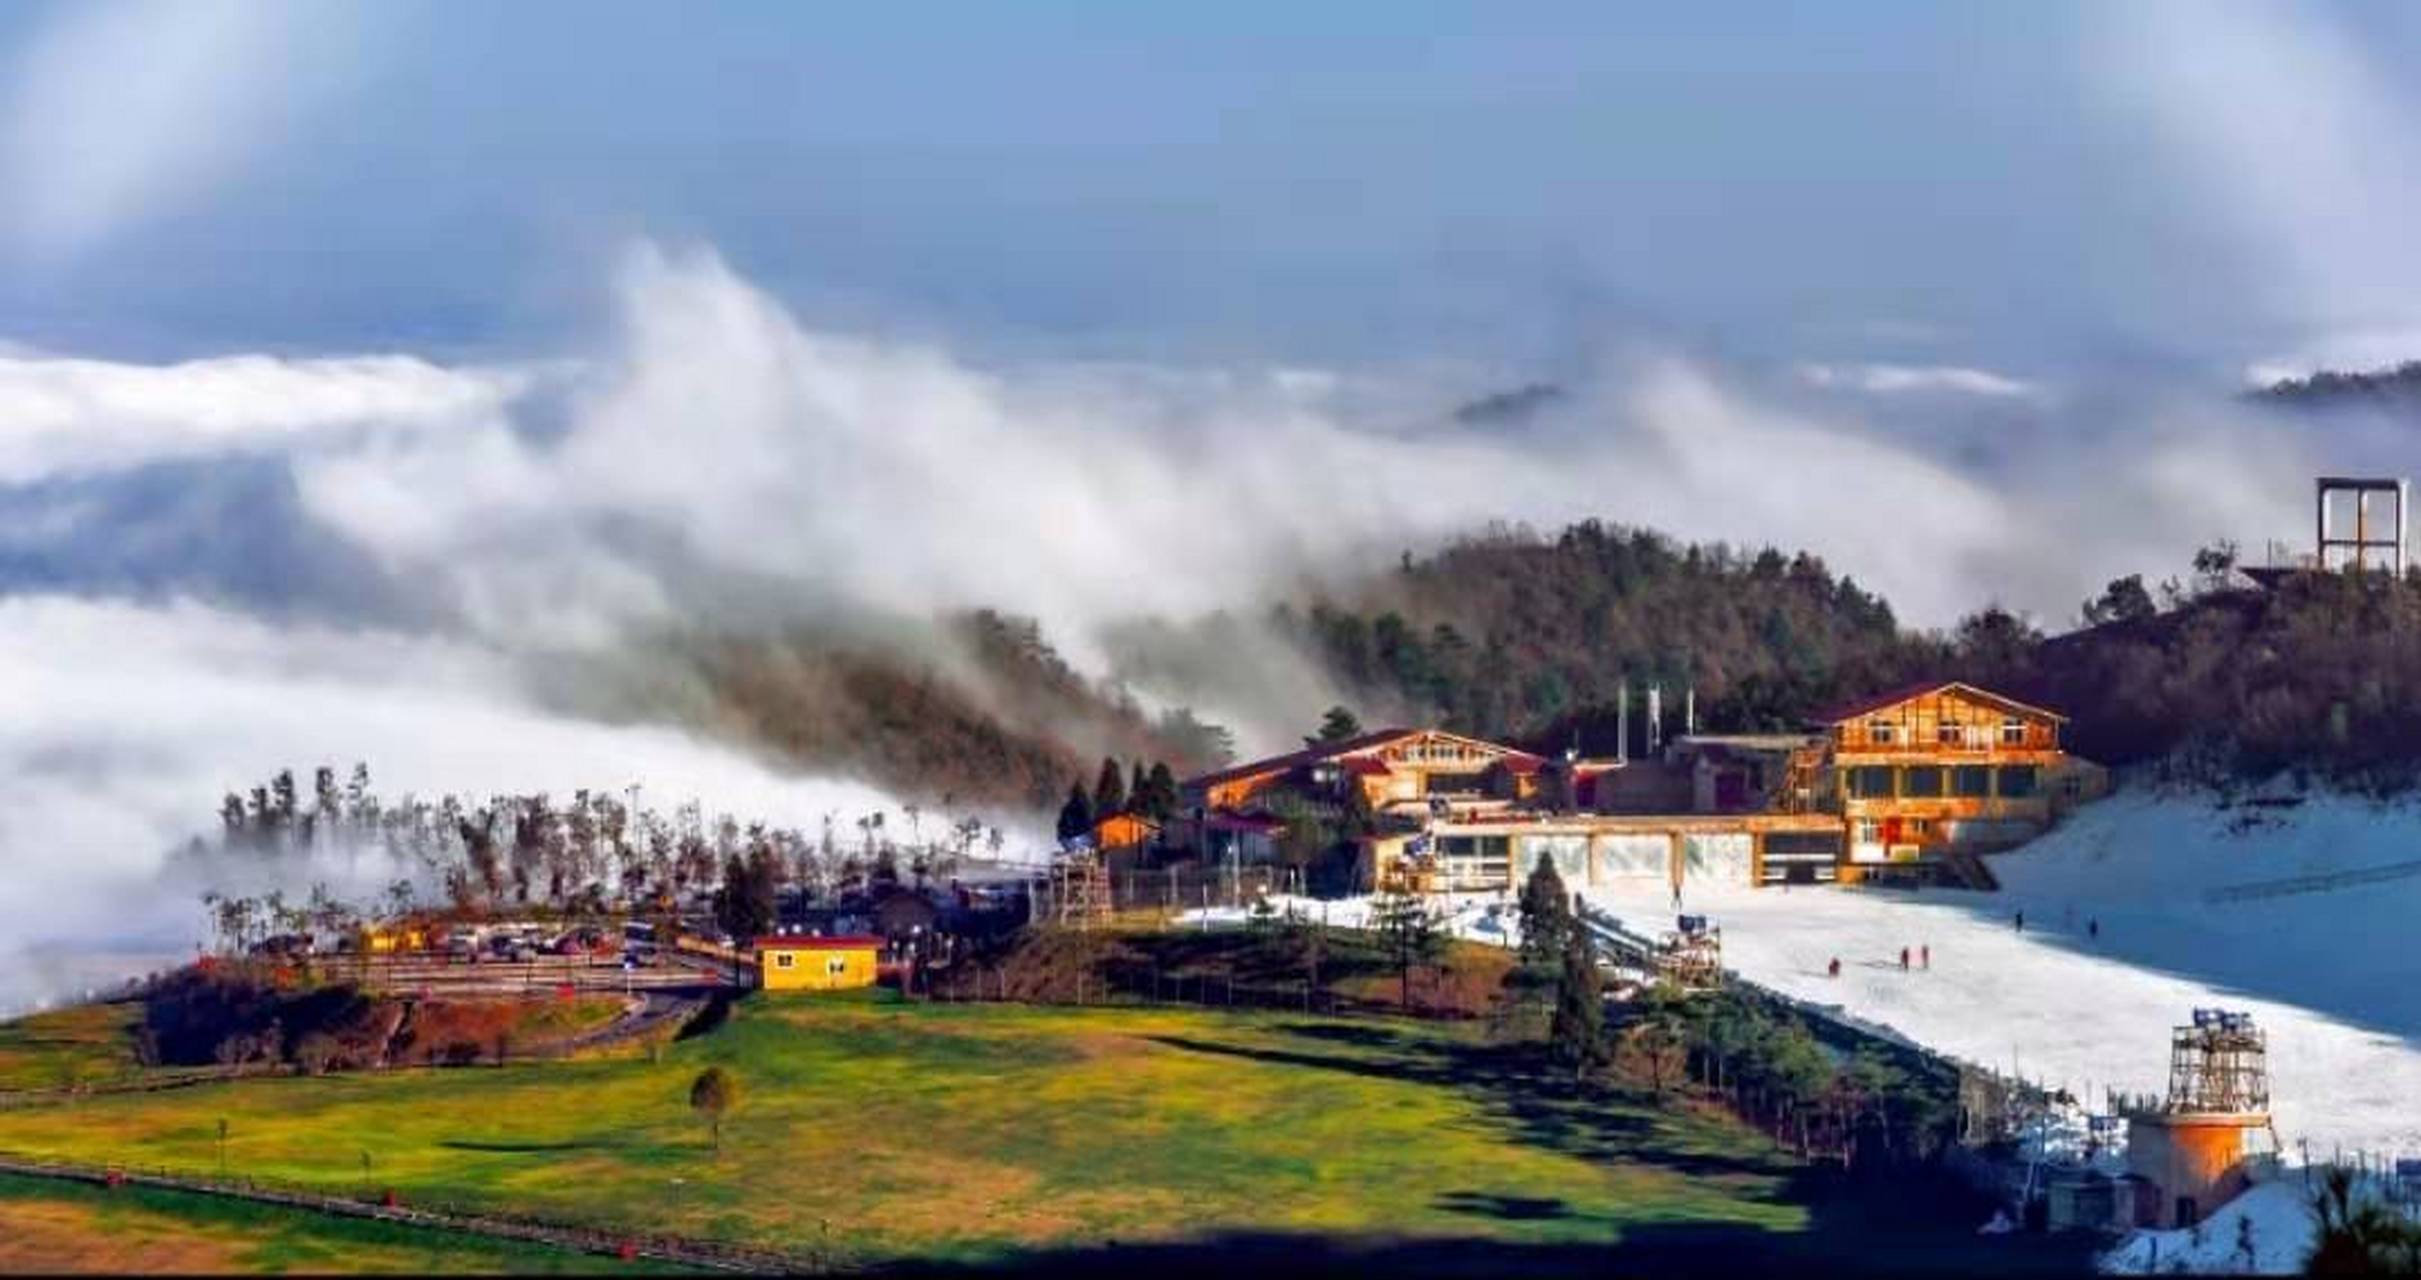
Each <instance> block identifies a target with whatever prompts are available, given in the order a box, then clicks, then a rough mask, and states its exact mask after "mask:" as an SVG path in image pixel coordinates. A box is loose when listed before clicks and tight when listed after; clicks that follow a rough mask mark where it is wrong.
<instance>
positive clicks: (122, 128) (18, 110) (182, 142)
mask: <svg viewBox="0 0 2421 1280" xmlns="http://www.w3.org/2000/svg"><path fill="white" fill-rule="evenodd" d="M303 12H304V10H303V9H302V8H301V7H300V6H295V5H289V4H284V3H278V2H275V0H80V2H79V3H75V4H68V5H61V6H58V7H57V9H56V10H55V12H54V14H53V16H52V17H50V18H49V19H48V20H47V21H46V22H45V23H44V25H43V26H42V27H40V28H39V29H38V30H37V31H36V33H35V35H34V36H33V38H32V39H31V40H30V41H29V42H28V43H27V45H26V48H25V51H24V53H23V55H22V57H21V58H20V59H19V60H18V62H17V63H16V65H15V66H13V67H12V68H10V72H11V74H10V75H9V81H10V82H11V83H12V84H13V85H14V91H13V92H11V93H10V94H9V95H8V98H7V101H6V102H5V104H0V111H4V112H5V114H4V115H0V191H5V192H6V193H7V195H6V197H5V205H0V211H4V214H0V216H5V219H6V223H7V226H8V230H10V231H11V232H13V233H14V235H15V236H16V237H17V238H18V240H19V242H20V244H21V245H22V247H23V248H25V249H26V250H28V251H30V252H32V253H34V254H36V255H42V256H47V257H52V258H63V257H67V256H71V255H74V254H76V253H78V252H80V251H82V250H84V249H85V248H87V247H89V246H91V245H93V244H95V243H98V242H100V241H101V240H103V239H105V238H107V237H108V236H110V235H111V234H113V233H114V232H116V231H118V230H120V229H121V228H123V227H126V226H128V225H130V224H132V223H134V222H136V221H137V220H139V219H142V218H146V217H152V216H157V215H158V214H160V213H161V212H163V211H165V210H166V209H168V208H170V207H172V206H173V205H175V204H176V203H177V202H179V201H182V200H185V199H188V198H191V197H192V196H194V195H196V194H199V193H202V192H204V191H207V190H208V189H209V187H210V186H211V185H212V184H213V183H215V182H218V181H221V180H223V179H224V178H226V177H227V176H229V175H230V174H232V173H233V172H235V171H237V169H238V166H240V165H241V164H242V163H243V162H244V161H245V160H246V159H247V158H248V157H249V156H250V155H251V154H252V153H253V152H255V151H256V150H257V149H258V148H260V147H261V146H262V145H263V144H264V143H265V142H267V141H269V140H270V139H271V138H272V137H273V136H274V135H275V133H276V132H277V130H278V127H279V124H280V108H281V107H285V108H291V107H293V106H295V105H299V103H300V102H301V101H304V100H307V99H308V97H309V95H310V92H311V91H312V90H313V89H314V88H315V87H318V86H322V85H324V84H325V82H326V80H327V77H328V75H329V72H330V71H331V67H330V65H329V64H330V63H332V62H333V61H334V60H335V58H336V55H337V53H338V50H337V49H335V48H334V47H329V46H323V45H321V44H318V43H316V42H314V43H311V44H310V45H309V46H308V53H309V54H310V56H309V57H307V58H306V57H304V56H301V55H302V54H303V53H304V52H305V51H306V43H305V42H303V41H301V40H300V39H298V36H299V34H300V27H301V24H300V23H298V22H297V18H298V17H299V16H301V15H302V14H303ZM312 17H313V20H314V21H315V22H318V23H322V24H325V23H327V22H329V21H332V20H338V19H341V13H323V14H315V15H312Z"/></svg>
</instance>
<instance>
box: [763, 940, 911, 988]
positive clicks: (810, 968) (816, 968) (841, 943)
mask: <svg viewBox="0 0 2421 1280" xmlns="http://www.w3.org/2000/svg"><path fill="white" fill-rule="evenodd" d="M882 949H883V940H882V939H881V938H876V937H870V936H865V935H850V936H839V937H829V938H825V937H815V936H813V935H809V934H781V935H777V936H774V937H769V938H759V939H757V947H756V950H757V985H758V986H759V987H762V988H764V989H765V990H767V991H842V990H847V989H849V988H852V987H871V986H873V985H874V979H875V958H876V957H877V956H878V955H880V954H881V952H882Z"/></svg>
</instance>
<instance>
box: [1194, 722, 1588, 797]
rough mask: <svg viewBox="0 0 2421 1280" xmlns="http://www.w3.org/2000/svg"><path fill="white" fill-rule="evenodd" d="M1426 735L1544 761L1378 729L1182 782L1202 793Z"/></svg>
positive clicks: (1514, 761) (1510, 760) (1515, 762)
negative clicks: (1428, 737)
mask: <svg viewBox="0 0 2421 1280" xmlns="http://www.w3.org/2000/svg"><path fill="white" fill-rule="evenodd" d="M1427 733H1434V734H1436V735H1438V736H1439V737H1441V738H1452V739H1455V740H1456V741H1458V742H1470V743H1476V744H1478V745H1479V746H1483V747H1486V748H1488V749H1490V750H1492V751H1501V752H1503V753H1504V756H1505V760H1506V762H1507V764H1508V765H1512V766H1514V767H1517V768H1518V767H1519V766H1520V764H1521V763H1523V762H1531V763H1532V764H1533V767H1535V764H1536V763H1538V762H1542V761H1543V760H1544V757H1541V756H1538V755H1534V754H1532V753H1530V752H1528V751H1524V750H1522V749H1521V748H1519V747H1508V746H1506V745H1504V744H1503V743H1501V742H1489V741H1486V740H1485V739H1481V738H1473V737H1468V736H1465V735H1463V734H1459V733H1448V732H1447V731H1445V730H1443V729H1380V730H1378V731H1376V732H1374V733H1365V734H1363V735H1361V736H1360V737H1358V738H1346V739H1344V740H1342V741H1339V742H1328V743H1322V744H1321V745H1319V746H1316V747H1306V748H1304V749H1303V750H1301V751H1290V752H1288V753H1287V754H1285V755H1282V756H1271V757H1269V758H1268V759H1266V760H1254V761H1250V762H1248V763H1245V764H1239V765H1233V766H1231V767H1229V768H1225V769H1221V770H1219V771H1218V772H1216V773H1206V774H1203V775H1202V776H1201V777H1198V778H1188V779H1186V780H1185V786H1186V788H1187V789H1188V790H1205V789H1208V788H1210V787H1215V786H1218V785H1219V784H1220V783H1223V782H1234V781H1236V780H1237V779H1239V778H1258V777H1260V776H1262V775H1264V774H1271V773H1284V772H1286V771H1287V770H1290V769H1299V768H1301V767H1303V766H1304V765H1307V764H1317V763H1319V762H1320V761H1322V760H1334V759H1336V758H1337V757H1339V756H1349V755H1354V754H1356V753H1358V752H1363V751H1368V750H1370V749H1372V748H1374V747H1383V746H1386V745H1388V744H1389V743H1393V742H1400V741H1402V740H1404V739H1406V738H1417V737H1419V736H1421V735H1422V734H1427ZM1373 763H1376V764H1380V765H1381V766H1382V767H1383V766H1384V764H1385V762H1384V761H1374V762H1373ZM1348 767H1353V768H1359V766H1358V765H1355V764H1352V763H1351V762H1349V765H1348Z"/></svg>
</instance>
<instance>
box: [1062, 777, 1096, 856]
mask: <svg viewBox="0 0 2421 1280" xmlns="http://www.w3.org/2000/svg"><path fill="white" fill-rule="evenodd" d="M1092 829H1093V801H1092V799H1091V797H1089V796H1087V795H1085V793H1084V784H1083V783H1081V782H1071V783H1069V784H1068V801H1067V803H1066V804H1063V805H1061V806H1059V828H1058V830H1059V842H1060V843H1061V844H1066V843H1067V842H1068V841H1070V840H1073V839H1075V838H1077V837H1078V836H1081V835H1083V834H1085V833H1086V832H1088V831H1091V830H1092Z"/></svg>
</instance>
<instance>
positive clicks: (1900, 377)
mask: <svg viewBox="0 0 2421 1280" xmlns="http://www.w3.org/2000/svg"><path fill="white" fill-rule="evenodd" d="M1799 378H1800V380H1801V381H1803V382H1805V383H1807V384H1808V385H1810V386H1815V387H1823V388H1825V389H1827V390H1847V391H1864V392H1869V393H1872V394H1875V395H1896V394H1899V393H1902V392H1951V393H1955V394H1959V395H1971V396H2031V395H2034V394H2035V393H2036V387H2035V385H2034V384H2033V383H2031V382H2026V381H2023V380H2021V379H2017V378H2012V377H2008V376H2006V375H2003V374H1998V373H1994V372H1992V371H1991V370H1989V369H1969V368H1962V367H1960V366H1958V365H1942V364H1925V365H1909V364H1846V365H1845V364H1814V363H1811V364H1802V365H1800V366H1799Z"/></svg>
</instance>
